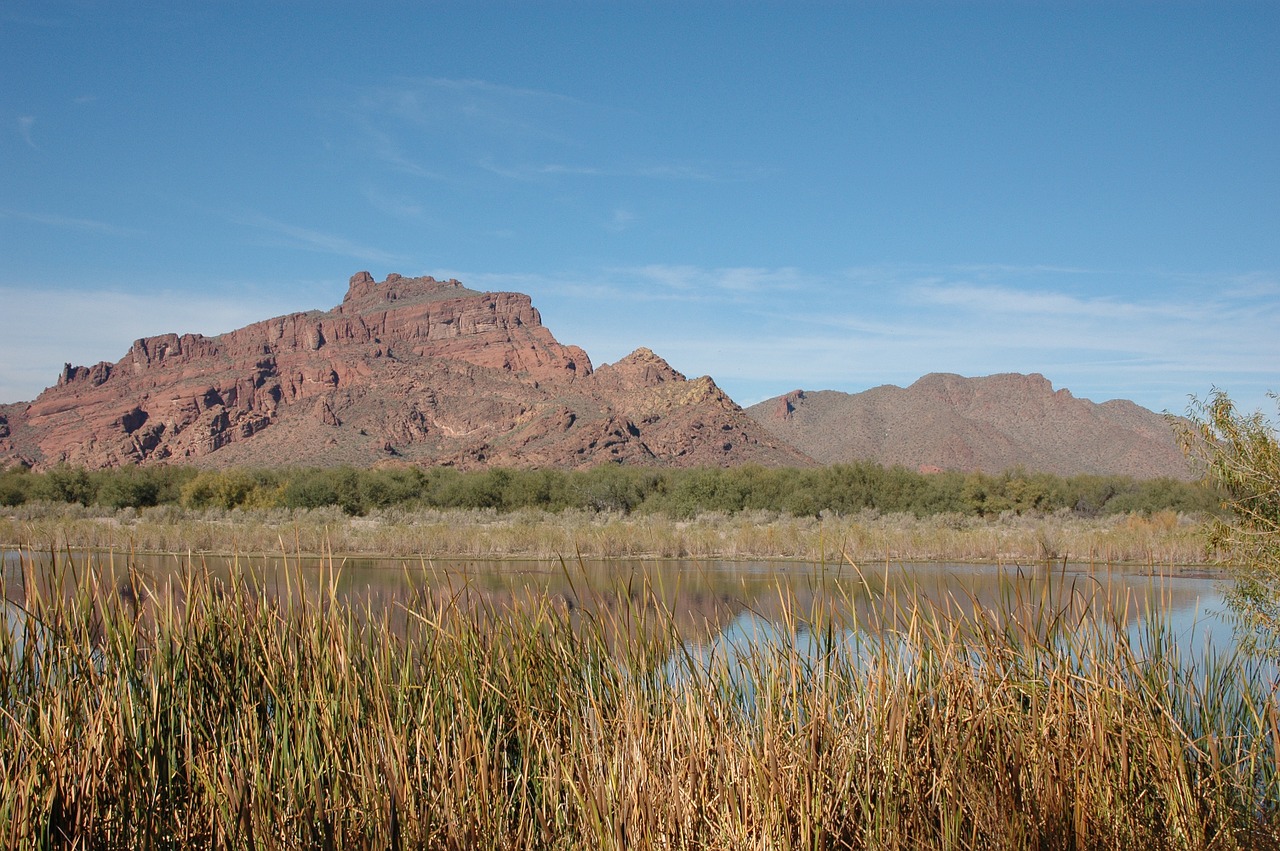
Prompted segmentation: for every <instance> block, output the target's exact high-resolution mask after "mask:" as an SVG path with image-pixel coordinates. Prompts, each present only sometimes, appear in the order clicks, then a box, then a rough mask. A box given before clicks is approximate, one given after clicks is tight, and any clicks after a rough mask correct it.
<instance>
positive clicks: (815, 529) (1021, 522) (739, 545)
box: [0, 504, 1208, 565]
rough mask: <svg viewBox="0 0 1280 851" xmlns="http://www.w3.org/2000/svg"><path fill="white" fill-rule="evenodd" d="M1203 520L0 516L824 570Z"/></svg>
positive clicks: (132, 535)
mask: <svg viewBox="0 0 1280 851" xmlns="http://www.w3.org/2000/svg"><path fill="white" fill-rule="evenodd" d="M1203 522H1204V521H1203V519H1202V518H1200V517H1198V516H1193V515H1180V514H1175V513H1173V512H1157V513H1156V514H1153V515H1150V516H1146V515H1141V514H1133V515H1109V516H1106V517H1096V518H1086V517H1080V516H1076V515H1072V514H1069V513H1066V514H1051V515H1014V514H1008V515H1003V516H1000V517H993V518H985V519H984V518H977V517H968V516H962V515H955V514H951V515H947V514H941V515H932V516H929V517H924V518H920V517H916V516H914V515H910V514H879V513H876V512H873V511H868V512H862V513H859V514H856V515H851V516H838V515H827V516H824V517H821V518H815V517H792V516H791V515H787V514H776V513H770V512H763V511H757V512H741V513H738V514H734V515H726V514H703V515H699V516H697V517H694V518H691V519H685V520H681V519H674V518H671V517H667V516H665V515H660V514H638V515H637V514H632V515H623V514H617V513H609V512H589V511H573V510H569V511H563V512H559V513H551V512H543V511H533V510H525V511H519V512H512V513H505V514H502V513H498V512H495V511H485V510H462V509H458V510H450V511H439V510H414V511H403V510H398V509H388V510H385V511H377V512H373V513H371V514H370V515H369V516H367V517H348V516H347V515H344V514H343V513H342V512H341V511H339V510H337V509H333V508H331V509H309V510H289V509H258V510H241V509H236V510H231V511H226V510H221V509H208V510H187V509H181V508H177V507H175V506H161V507H157V508H150V509H143V510H141V511H137V510H134V509H122V510H118V511H117V510H110V509H100V508H83V507H79V506H66V505H49V504H29V505H24V506H19V507H17V508H12V509H9V510H8V512H7V513H6V515H5V516H0V543H5V542H7V543H9V544H18V543H22V542H28V541H41V542H57V543H58V544H59V545H64V544H65V545H71V546H75V547H90V548H104V549H124V550H128V549H137V550H143V551H148V552H169V553H173V552H177V553H187V552H189V551H195V552H221V553H232V552H237V551H239V552H271V551H274V550H278V549H279V547H280V543H281V541H284V542H285V543H286V544H287V545H288V546H289V547H290V548H298V549H301V550H302V551H305V552H308V553H312V554H316V553H319V552H321V551H322V550H323V549H325V548H326V547H330V548H332V549H333V550H335V551H337V552H340V553H345V554H360V553H377V554H380V555H387V556H406V555H408V556H416V555H417V554H419V553H431V554H433V555H436V556H463V557H471V558H512V557H519V558H540V559H555V558H558V557H560V556H575V555H581V556H582V557H584V558H726V559H794V560H800V561H808V562H822V561H828V560H832V559H836V558H838V557H839V556H840V554H841V553H848V554H849V555H851V556H852V557H853V558H855V559H858V560H859V561H867V562H872V561H884V560H890V561H937V560H948V561H986V562H1000V561H1006V562H1008V561H1023V562H1027V561H1044V560H1057V559H1062V558H1069V559H1071V560H1073V561H1077V562H1086V563H1087V562H1095V563H1103V564H1107V563H1115V562H1136V563H1143V564H1147V563H1154V564H1159V565H1167V564H1192V563H1201V562H1204V561H1205V560H1206V558H1207V557H1208V556H1207V554H1206V552H1205V549H1204V535H1203V532H1204V526H1203Z"/></svg>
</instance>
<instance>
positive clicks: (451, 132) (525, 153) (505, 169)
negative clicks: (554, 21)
mask: <svg viewBox="0 0 1280 851" xmlns="http://www.w3.org/2000/svg"><path fill="white" fill-rule="evenodd" d="M338 111H339V112H340V114H342V116H343V118H344V120H346V121H347V122H348V123H349V124H350V125H352V126H354V127H356V128H357V129H358V132H359V134H360V137H361V141H362V144H363V145H364V146H365V147H366V148H367V149H368V150H369V151H370V152H371V153H372V154H373V156H374V157H376V158H377V160H378V161H380V162H382V163H383V164H384V165H386V166H387V167H389V168H391V169H394V170H395V171H397V172H402V173H407V174H412V175H416V176H420V177H423V178H426V179H430V180H439V181H459V180H466V179H468V178H474V176H475V175H476V174H487V175H493V176H497V177H501V178H504V179H507V180H518V181H522V182H531V183H532V182H540V181H554V180H558V179H576V178H580V179H589V180H655V181H668V182H687V181H696V182H707V181H720V182H725V181H741V180H754V179H758V178H759V177H760V176H761V175H762V174H764V173H765V172H764V171H763V170H762V169H760V168H759V167H756V166H753V165H751V164H742V163H715V162H691V161H687V160H679V159H672V160H664V159H662V158H660V157H654V156H652V155H651V154H643V153H640V152H638V151H635V150H629V145H630V140H632V139H633V138H638V137H639V136H640V135H641V134H640V133H639V132H638V131H637V128H636V124H637V123H638V122H641V121H643V120H644V119H643V116H640V115H638V114H636V113H634V112H632V111H629V110H626V109H621V108H618V107H616V106H610V105H602V104H596V103H590V102H587V101H583V100H580V99H578V98H574V97H570V96H567V95H564V94H561V93H558V92H552V91H546V90H542V89H533V88H525V87H520V86H509V85H504V84H501V83H494V82H491V81H487V80H477V79H448V78H441V77H401V78H397V79H395V80H393V81H391V82H390V83H389V84H387V85H383V86H372V87H368V88H365V89H361V90H358V91H353V92H352V93H351V94H350V96H349V100H348V102H347V103H346V104H344V105H343V106H342V107H340V108H339V110H338Z"/></svg>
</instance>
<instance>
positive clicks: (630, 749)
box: [0, 555, 1280, 849]
mask: <svg viewBox="0 0 1280 851" xmlns="http://www.w3.org/2000/svg"><path fill="white" fill-rule="evenodd" d="M36 564H37V560H36V559H34V558H29V557H28V556H27V555H24V557H23V574H24V577H23V588H22V589H21V590H22V591H23V593H24V594H25V597H24V599H25V606H26V611H27V612H29V617H28V616H26V615H21V614H20V613H19V612H18V611H17V610H15V611H11V612H9V613H8V614H7V615H6V619H7V620H8V621H9V629H0V645H2V646H0V659H4V660H5V661H6V664H5V666H4V667H3V668H0V844H3V845H4V846H5V847H12V848H19V847H82V848H90V847H93V848H135V847H225V848H231V847H235V848H243V847H257V848H268V849H271V848H299V847H305V848H374V847H376V848H387V847H392V848H399V847H409V848H419V847H421V848H448V849H451V848H459V849H462V848H466V849H473V848H493V849H499V848H503V849H505V848H548V849H570V848H573V849H577V848H604V849H623V848H664V849H666V848H688V849H738V848H767V849H773V848H778V849H781V848H833V849H834V848H875V849H885V848H888V849H894V848H904V849H905V848H984V849H986V848H1009V849H1021V848H1062V849H1067V848H1072V849H1074V848H1132V847H1144V848H1197V849H1198V848H1222V849H1233V848H1275V847H1280V833H1278V832H1277V831H1278V830H1280V810H1278V808H1277V802H1278V801H1280V727H1278V724H1277V720H1278V719H1277V705H1276V700H1275V697H1274V694H1273V692H1272V691H1271V689H1272V688H1273V686H1272V684H1271V683H1269V682H1264V681H1263V680H1262V679H1260V678H1259V677H1258V676H1256V675H1255V674H1253V673H1251V672H1250V669H1249V667H1248V665H1247V664H1246V663H1245V662H1244V661H1243V660H1241V659H1238V658H1236V657H1233V656H1230V655H1227V656H1222V657H1218V658H1216V659H1213V660H1209V659H1200V660H1186V659H1180V658H1178V654H1177V651H1176V649H1175V648H1174V647H1173V646H1172V643H1171V640H1170V636H1169V635H1168V633H1167V630H1165V629H1164V628H1163V627H1162V626H1161V625H1160V624H1159V623H1158V622H1152V623H1151V625H1150V626H1149V627H1148V629H1147V631H1146V633H1144V635H1143V636H1142V637H1141V638H1140V639H1139V640H1138V641H1136V642H1131V640H1130V639H1129V638H1128V637H1127V635H1126V633H1124V632H1123V631H1119V632H1118V631H1116V630H1114V629H1113V628H1112V627H1111V624H1110V621H1109V620H1108V618H1107V617H1106V616H1105V613H1104V615H1103V616H1101V617H1086V616H1085V614H1084V613H1087V612H1090V611H1093V609H1092V608H1091V607H1090V606H1088V605H1076V604H1074V603H1071V604H1068V605H1064V606H1062V607H1060V608H1057V609H1052V610H1047V609H1045V608H1044V607H1042V606H1038V605H1036V604H1035V601H1029V600H1023V599H1018V598H1016V597H1014V598H1010V599H1007V600H1004V601H1002V603H1001V606H1000V607H999V609H998V610H989V611H987V610H983V609H982V608H981V607H973V606H970V607H968V608H967V609H966V607H963V606H962V607H958V608H950V607H933V606H929V605H928V604H924V603H921V602H918V601H912V602H906V603H904V602H900V601H896V600H894V599H891V598H890V599H882V600H881V601H880V605H879V607H878V608H876V609H875V610H874V612H873V615H872V616H871V617H869V618H868V620H867V622H865V623H862V624H857V625H854V624H847V623H840V622H837V620H835V613H836V612H837V610H844V609H852V608H853V607H852V606H844V607H841V606H839V605H837V603H839V602H840V601H837V600H826V601H823V600H821V599H815V602H814V603H813V604H812V606H810V608H808V609H806V610H801V609H800V608H799V606H798V605H797V604H796V602H795V601H794V600H793V599H790V598H783V599H782V600H780V607H781V609H780V611H781V613H780V614H779V615H778V616H777V617H776V618H775V619H774V622H773V624H772V626H771V628H770V631H769V632H768V633H767V634H766V635H765V636H764V637H762V638H761V640H757V641H754V642H751V643H749V644H746V645H740V646H738V647H736V648H735V649H733V650H732V652H730V651H729V650H724V651H723V652H720V653H718V654H711V655H710V656H708V654H706V653H704V652H702V650H705V649H706V648H705V645H701V644H699V643H698V642H697V641H694V640H691V637H689V636H686V635H683V634H681V633H680V632H679V631H678V630H677V629H676V628H675V626H674V624H675V622H676V619H675V618H674V617H673V615H672V613H671V612H670V611H669V610H667V609H666V608H665V607H664V606H663V604H662V603H661V600H660V597H659V596H657V595H652V596H651V595H649V594H648V593H647V592H642V593H639V594H637V593H636V589H634V588H631V589H622V588H612V589H610V588H602V589H598V590H596V591H595V592H594V598H593V599H594V602H592V603H589V604H585V605H582V606H579V607H575V608H573V609H570V608H569V607H566V606H565V605H563V604H562V603H561V602H559V601H557V600H555V599H551V598H548V597H546V596H539V595H533V596H532V597H530V598H528V599H525V600H523V601H520V602H515V601H513V602H510V603H504V604H502V605H498V604H495V603H493V602H492V601H491V600H490V599H488V598H486V597H485V596H484V594H483V593H481V592H479V591H478V590H477V589H475V588H473V587H470V586H466V585H464V586H460V587H455V588H451V589H445V590H444V591H439V590H437V591H432V592H420V593H412V594H408V595H406V596H405V597H404V598H403V599H401V600H399V601H397V602H396V603H395V604H394V605H390V606H383V607H381V608H374V607H373V606H372V605H369V604H366V605H365V606H364V607H363V608H360V607H355V608H352V607H348V606H346V605H344V604H342V603H341V601H340V600H339V598H338V596H337V595H336V592H335V589H336V579H334V580H331V581H328V582H321V583H320V585H319V586H318V590H317V586H316V585H315V583H313V582H310V581H304V577H302V576H301V575H298V576H296V577H294V578H293V579H291V578H290V577H289V576H288V574H286V575H285V577H284V579H283V581H276V582H275V583H274V584H273V586H272V587H270V588H265V587H263V584H262V582H261V581H260V580H259V578H258V577H256V576H255V575H254V574H253V572H252V571H246V570H243V569H242V570H237V571H235V572H233V573H232V576H231V578H230V580H228V581H225V582H218V581H215V580H213V579H212V578H211V577H209V576H208V574H206V573H203V572H201V571H199V570H195V569H193V570H190V571H189V572H188V574H187V576H185V577H184V578H183V580H182V582H181V583H179V584H178V585H176V586H171V587H146V586H145V585H144V584H143V581H142V579H141V577H140V576H138V575H137V574H135V573H133V572H131V571H122V572H121V573H119V574H118V575H113V574H112V572H111V571H110V570H109V569H107V567H106V565H104V564H99V565H91V566H90V567H88V568H83V567H82V568H81V569H80V571H81V572H80V573H79V574H78V575H73V572H74V570H75V568H73V567H72V566H71V562H70V561H62V562H60V563H59V564H58V565H57V566H56V567H54V568H53V569H52V570H51V571H49V572H39V571H38V570H37V568H36ZM330 569H332V568H330ZM17 590H18V589H6V591H8V592H10V593H14V592H16V591H17ZM1085 602H1087V601H1085ZM975 608H976V609H977V610H976V611H974V609H975ZM958 611H967V612H968V613H966V614H957V612H958ZM19 617H22V618H23V623H24V624H25V626H26V629H27V633H26V638H27V640H26V641H25V642H24V643H23V644H22V646H21V647H18V646H16V645H15V642H14V640H13V637H12V633H11V630H12V629H13V628H14V627H13V624H14V623H15V621H16V620H17V619H18V618H19ZM854 627H857V629H854ZM693 638H697V637H696V636H695V637H693ZM700 648H701V649H700Z"/></svg>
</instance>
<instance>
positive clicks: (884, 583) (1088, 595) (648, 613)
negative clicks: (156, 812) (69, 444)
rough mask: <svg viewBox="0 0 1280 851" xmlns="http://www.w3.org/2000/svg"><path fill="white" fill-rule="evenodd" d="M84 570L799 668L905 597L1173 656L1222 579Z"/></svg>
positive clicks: (901, 620) (504, 565)
mask: <svg viewBox="0 0 1280 851" xmlns="http://www.w3.org/2000/svg"><path fill="white" fill-rule="evenodd" d="M27 558H28V560H30V559H35V560H36V561H37V562H38V561H39V560H40V559H41V558H44V559H47V558H48V556H47V555H45V556H39V555H34V556H33V555H30V554H28V556H27ZM79 558H80V561H79V564H78V570H77V571H74V572H72V574H70V575H71V576H72V577H73V578H75V577H78V578H77V579H76V581H81V580H82V579H83V577H84V570H85V568H84V564H85V561H84V559H83V558H82V557H79ZM93 564H94V570H95V571H97V573H98V575H99V582H100V585H101V587H102V588H104V589H116V590H117V592H118V593H128V594H140V595H142V596H144V597H147V596H150V597H162V596H165V595H168V594H172V593H174V591H173V589H175V588H180V587H181V586H182V584H183V583H184V582H187V581H189V580H190V578H191V576H192V575H193V574H195V573H202V574H207V575H209V576H210V577H213V578H214V579H216V580H219V581H223V582H231V581H233V577H235V578H237V579H236V581H247V582H249V583H252V584H255V585H257V586H259V587H260V590H262V591H263V592H265V593H268V594H271V595H279V596H284V595H289V596H293V597H311V598H313V599H314V598H316V597H319V596H321V595H323V596H326V597H328V596H332V598H333V599H335V600H342V601H344V602H346V603H348V604H352V605H354V606H355V607H356V608H358V609H360V610H363V611H365V612H372V613H377V612H382V611H392V610H396V609H400V610H403V605H399V604H402V603H404V602H405V601H407V600H416V601H418V602H421V601H424V600H428V601H437V602H438V601H448V602H449V603H450V604H458V605H464V604H465V605H471V606H473V607H477V608H480V609H483V610H485V611H487V612H489V613H491V614H494V613H496V614H500V613H502V612H504V611H510V610H511V609H512V608H513V607H519V606H522V605H528V604H536V603H537V602H539V601H542V602H544V603H545V602H548V601H549V602H550V603H552V604H554V605H557V606H563V608H564V609H565V610H567V611H569V612H570V613H573V614H574V615H575V616H576V617H581V616H586V615H590V616H596V617H598V616H602V615H606V616H611V617H615V618H624V617H625V618H628V619H630V620H631V621H634V627H635V628H636V629H642V630H657V629H663V630H672V629H674V632H675V634H676V635H678V636H680V638H681V640H682V641H683V643H684V652H685V653H686V654H688V657H689V658H692V659H705V660H707V661H710V660H712V659H715V658H722V659H734V658H738V657H740V656H741V655H742V650H743V649H745V648H759V647H761V646H766V645H769V646H772V645H776V646H779V647H789V648H792V649H795V650H797V651H799V652H800V655H801V657H802V658H806V659H808V658H817V657H818V656H819V655H820V654H821V653H824V652H830V651H831V648H832V646H833V645H834V646H838V647H839V648H841V650H840V652H842V653H849V652H865V651H864V650H861V649H858V648H859V647H860V646H861V643H860V641H859V640H858V639H859V637H860V636H883V635H884V634H886V633H889V634H892V633H895V632H901V631H902V630H904V629H905V628H906V626H907V624H906V623H905V620H906V619H908V618H910V617H912V612H913V611H916V610H917V606H916V603H921V604H924V606H925V607H927V608H930V609H931V610H933V611H936V612H941V613H943V614H944V615H945V616H947V617H954V618H957V619H963V618H970V619H972V618H974V617H982V618H984V619H986V620H988V621H990V622H992V623H995V624H997V625H1003V624H1006V623H1007V622H1010V621H1016V622H1018V624H1019V625H1020V628H1023V629H1030V630H1033V631H1038V630H1044V629H1049V628H1051V627H1060V626H1061V624H1062V622H1066V623H1068V624H1070V623H1073V622H1076V623H1080V622H1083V621H1084V620H1085V619H1099V618H1102V619H1106V620H1107V621H1109V622H1112V623H1114V625H1115V626H1116V627H1117V628H1118V629H1122V630H1127V631H1128V632H1129V634H1130V635H1131V636H1136V635H1137V630H1139V629H1140V627H1141V624H1143V623H1144V622H1146V621H1148V620H1149V619H1150V618H1151V617H1153V616H1159V617H1161V618H1163V620H1164V623H1165V625H1166V627H1167V630H1168V633H1169V634H1170V636H1171V637H1172V638H1173V639H1174V641H1175V642H1176V643H1177V644H1178V645H1179V646H1180V647H1181V648H1182V649H1183V651H1184V652H1186V653H1187V654H1188V655H1191V656H1198V655H1200V654H1201V653H1202V652H1203V651H1204V649H1205V648H1206V647H1208V646H1212V647H1218V648H1225V647H1229V646H1230V645H1231V624H1230V623H1229V622H1228V621H1227V620H1226V619H1225V618H1223V617H1220V616H1219V614H1220V612H1221V611H1222V610H1223V609H1224V602H1223V594H1224V592H1225V590H1226V588H1227V585H1228V580H1227V579H1226V577H1225V576H1224V575H1222V574H1220V573H1214V572H1207V571H1204V570H1197V571H1191V570H1187V569H1180V568H1167V569H1154V570H1153V569H1152V568H1150V567H1146V566H1141V567H1135V566H1110V567H1097V566H1092V565H1084V564H1075V565H1073V564H1065V565H1064V564H1062V563H1056V564H1051V565H1002V566H996V565H981V564H950V563H925V564H911V563H907V564H886V565H878V566H875V567H874V568H859V567H856V566H854V565H851V564H837V565H822V564H797V563H787V562H727V561H663V562H654V561H628V560H615V561H577V562H571V563H570V562H563V561H485V560H469V559H416V560H411V559H382V558H346V559H335V560H323V561H322V560H318V559H293V558H271V557H260V558H245V557H240V558H236V559H231V558H216V557H210V556H195V557H186V556H181V557H180V556H128V555H126V554H107V555H98V556H96V557H95V558H94V559H93ZM29 566H30V565H29ZM130 568H132V569H133V576H134V577H135V578H134V579H133V580H129V582H130V583H133V584H138V585H139V587H137V588H135V587H133V584H128V585H126V584H125V583H126V580H125V579H124V578H123V577H126V576H128V575H130V570H129V569H130ZM38 573H39V571H34V572H33V575H34V574H38ZM3 578H4V586H5V596H6V597H8V598H9V599H10V600H13V601H15V602H17V603H22V602H23V600H24V594H25V590H26V589H25V587H24V585H23V583H24V571H23V569H22V565H21V562H20V560H19V558H18V557H17V554H14V553H6V554H5V556H4V572H3ZM393 620H394V619H393Z"/></svg>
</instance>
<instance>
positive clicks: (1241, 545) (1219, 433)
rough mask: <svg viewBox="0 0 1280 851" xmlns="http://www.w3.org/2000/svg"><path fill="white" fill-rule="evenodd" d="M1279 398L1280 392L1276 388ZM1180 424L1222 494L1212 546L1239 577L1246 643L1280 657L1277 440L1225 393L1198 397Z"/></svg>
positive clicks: (1235, 600) (1186, 443)
mask: <svg viewBox="0 0 1280 851" xmlns="http://www.w3.org/2000/svg"><path fill="white" fill-rule="evenodd" d="M1271 398H1272V399H1273V400H1276V401H1280V397H1277V396H1275V395H1274V394H1272V395H1271ZM1188 420H1189V424H1188V425H1184V426H1183V427H1182V428H1181V431H1180V435H1181V438H1182V445H1183V449H1184V450H1185V451H1186V452H1187V454H1188V455H1189V456H1190V457H1191V458H1192V459H1193V460H1195V461H1196V462H1198V463H1199V465H1200V466H1201V468H1202V472H1203V475H1204V477H1205V480H1206V482H1207V483H1208V484H1210V485H1211V486H1215V487H1217V488H1218V489H1219V491H1220V492H1221V493H1222V497H1223V506H1222V507H1223V508H1224V509H1225V511H1224V512H1223V513H1222V514H1220V515H1218V516H1217V518H1215V519H1214V520H1213V521H1212V524H1211V527H1210V531H1209V545H1210V546H1211V547H1212V548H1214V549H1215V550H1216V551H1217V552H1218V553H1219V555H1220V557H1221V558H1222V559H1223V560H1225V561H1227V562H1228V563H1229V564H1230V565H1231V567H1232V569H1233V571H1234V573H1235V578H1236V583H1235V587H1234V588H1233V590H1232V591H1231V593H1230V594H1229V595H1228V602H1229V604H1230V606H1231V608H1232V609H1233V610H1234V612H1235V614H1236V615H1237V617H1238V618H1239V620H1240V624H1241V626H1243V627H1244V631H1243V635H1242V637H1243V639H1244V641H1245V645H1246V647H1248V648H1249V649H1251V650H1253V651H1255V652H1259V653H1261V654H1263V655H1267V656H1271V657H1272V658H1280V443H1277V438H1276V432H1275V429H1274V428H1273V427H1272V425H1271V424H1270V423H1269V422H1268V420H1267V418H1266V417H1265V416H1263V414H1262V412H1261V411H1256V412H1254V413H1252V414H1242V413H1240V412H1238V411H1237V410H1236V407H1235V405H1234V404H1233V403H1232V401H1231V399H1230V398H1228V397H1227V394H1226V393H1224V392H1222V391H1220V390H1214V391H1213V393H1212V394H1211V395H1210V397H1209V399H1207V400H1200V399H1195V400H1193V401H1192V405H1191V409H1190V410H1189V411H1188Z"/></svg>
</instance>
